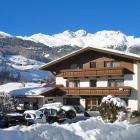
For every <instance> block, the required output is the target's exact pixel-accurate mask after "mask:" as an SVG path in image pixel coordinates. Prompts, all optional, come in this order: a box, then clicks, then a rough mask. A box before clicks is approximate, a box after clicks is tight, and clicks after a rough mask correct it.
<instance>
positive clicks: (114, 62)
mask: <svg viewBox="0 0 140 140" xmlns="http://www.w3.org/2000/svg"><path fill="white" fill-rule="evenodd" d="M105 67H107V68H111V67H113V68H115V67H120V62H117V61H112V62H105Z"/></svg>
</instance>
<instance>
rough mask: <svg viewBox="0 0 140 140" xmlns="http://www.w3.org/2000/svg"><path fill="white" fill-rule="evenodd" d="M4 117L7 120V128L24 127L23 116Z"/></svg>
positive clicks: (11, 114) (7, 115)
mask: <svg viewBox="0 0 140 140" xmlns="http://www.w3.org/2000/svg"><path fill="white" fill-rule="evenodd" d="M6 117H7V119H8V124H9V126H15V125H26V124H27V121H26V119H25V116H24V115H23V114H20V113H9V114H6Z"/></svg>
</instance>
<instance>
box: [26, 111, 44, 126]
mask: <svg viewBox="0 0 140 140" xmlns="http://www.w3.org/2000/svg"><path fill="white" fill-rule="evenodd" d="M24 115H25V119H26V120H27V122H28V124H29V125H30V124H35V123H46V117H45V115H44V114H43V113H42V112H41V111H39V110H27V111H25V112H24Z"/></svg>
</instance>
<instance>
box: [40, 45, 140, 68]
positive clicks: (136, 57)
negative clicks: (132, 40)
mask: <svg viewBox="0 0 140 140" xmlns="http://www.w3.org/2000/svg"><path fill="white" fill-rule="evenodd" d="M87 50H91V51H97V52H102V53H109V54H113V55H116V56H119V57H124V58H129V59H133V60H138V61H140V55H137V54H132V53H128V52H122V51H118V50H112V49H107V48H97V47H85V48H82V49H79V50H77V51H74V52H72V53H70V54H67V55H65V56H62V57H60V58H58V59H56V60H53V61H51V62H49V63H47V64H45V65H44V66H42V67H41V69H45V68H48V67H50V66H52V65H54V64H56V63H59V62H61V61H63V60H66V59H68V58H70V57H73V56H75V55H77V54H80V53H82V52H84V51H87Z"/></svg>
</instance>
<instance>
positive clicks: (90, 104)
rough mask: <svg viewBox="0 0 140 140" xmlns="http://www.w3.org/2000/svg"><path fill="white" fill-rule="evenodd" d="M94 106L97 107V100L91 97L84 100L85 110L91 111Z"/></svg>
mask: <svg viewBox="0 0 140 140" xmlns="http://www.w3.org/2000/svg"><path fill="white" fill-rule="evenodd" d="M95 106H98V98H94V97H92V98H87V99H86V110H88V109H91V108H92V107H95Z"/></svg>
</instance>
